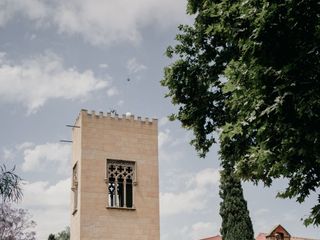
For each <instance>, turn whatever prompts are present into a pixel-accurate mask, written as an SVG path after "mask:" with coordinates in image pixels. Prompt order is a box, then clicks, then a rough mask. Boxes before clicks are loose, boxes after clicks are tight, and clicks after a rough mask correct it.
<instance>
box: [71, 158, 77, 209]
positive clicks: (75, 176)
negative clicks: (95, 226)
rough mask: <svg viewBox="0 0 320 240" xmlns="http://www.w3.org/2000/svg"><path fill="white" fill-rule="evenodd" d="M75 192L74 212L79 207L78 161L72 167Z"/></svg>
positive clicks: (73, 189)
mask: <svg viewBox="0 0 320 240" xmlns="http://www.w3.org/2000/svg"><path fill="white" fill-rule="evenodd" d="M71 190H72V192H73V213H75V212H76V211H77V209H78V166H77V163H76V164H75V165H74V166H73V168H72V187H71Z"/></svg>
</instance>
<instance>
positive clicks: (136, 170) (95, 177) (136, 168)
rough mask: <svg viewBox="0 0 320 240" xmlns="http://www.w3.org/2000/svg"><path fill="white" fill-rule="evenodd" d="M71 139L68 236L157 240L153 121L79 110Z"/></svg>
mask: <svg viewBox="0 0 320 240" xmlns="http://www.w3.org/2000/svg"><path fill="white" fill-rule="evenodd" d="M72 140H73V143H72V148H73V149H72V167H73V169H72V172H73V177H72V188H71V189H72V211H71V213H72V214H71V240H159V239H160V227H159V225H160V224H159V181H158V129H157V120H155V119H152V120H149V119H148V118H146V119H141V118H140V117H138V118H137V119H135V117H134V116H133V115H123V116H122V117H119V116H118V115H117V114H110V113H108V114H107V115H104V114H103V113H102V112H100V113H99V114H96V113H95V112H94V111H93V112H91V113H88V112H87V110H82V111H81V112H80V114H79V116H78V118H77V120H76V122H75V126H74V127H73V130H72Z"/></svg>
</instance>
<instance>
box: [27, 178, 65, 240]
mask: <svg viewBox="0 0 320 240" xmlns="http://www.w3.org/2000/svg"><path fill="white" fill-rule="evenodd" d="M70 186H71V182H70V178H68V179H65V180H61V181H59V182H57V183H56V184H53V185H50V184H49V183H48V182H33V183H28V182H27V183H26V184H25V185H24V189H23V199H22V207H23V208H27V209H28V210H29V211H30V213H31V214H32V215H33V218H32V219H33V220H35V221H36V223H37V226H36V232H37V238H38V239H47V238H48V235H49V234H50V233H57V232H59V231H61V230H63V229H64V228H65V227H66V226H68V225H69V224H70V223H69V218H70ZM49 219H54V221H50V220H49Z"/></svg>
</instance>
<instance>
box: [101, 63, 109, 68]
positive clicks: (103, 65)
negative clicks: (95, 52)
mask: <svg viewBox="0 0 320 240" xmlns="http://www.w3.org/2000/svg"><path fill="white" fill-rule="evenodd" d="M108 67H109V65H108V64H107V63H100V64H99V68H108Z"/></svg>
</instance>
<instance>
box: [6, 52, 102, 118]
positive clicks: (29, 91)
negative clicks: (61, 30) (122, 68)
mask: <svg viewBox="0 0 320 240" xmlns="http://www.w3.org/2000/svg"><path fill="white" fill-rule="evenodd" d="M107 85H108V82H107V81H105V80H102V79H99V78H96V77H95V76H94V74H93V72H92V71H91V70H86V71H84V72H79V71H77V70H76V69H73V68H69V69H66V68H64V66H63V61H62V59H61V58H60V57H58V56H57V55H55V54H54V53H51V52H47V53H45V54H44V55H40V56H36V57H33V58H30V59H25V60H23V61H22V62H21V64H19V65H13V64H10V63H9V62H8V61H7V63H2V64H1V65H0V101H4V102H11V103H21V104H23V105H24V106H25V107H27V109H28V113H33V112H36V111H37V110H38V109H39V108H40V107H41V106H43V105H44V104H45V103H46V102H47V101H48V100H50V99H56V98H62V99H68V100H75V99H84V98H86V97H88V96H89V94H90V93H91V92H94V91H97V90H100V89H103V88H106V87H107Z"/></svg>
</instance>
